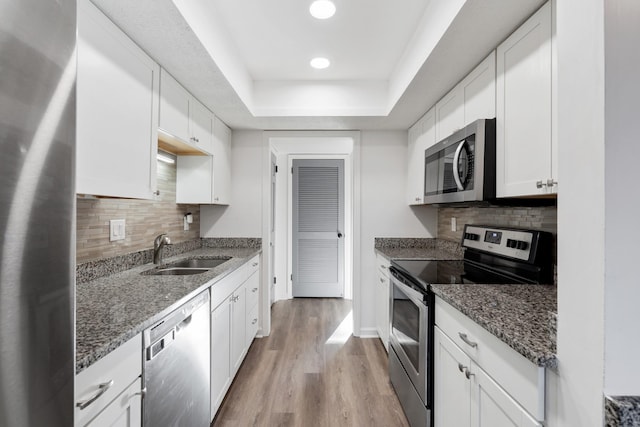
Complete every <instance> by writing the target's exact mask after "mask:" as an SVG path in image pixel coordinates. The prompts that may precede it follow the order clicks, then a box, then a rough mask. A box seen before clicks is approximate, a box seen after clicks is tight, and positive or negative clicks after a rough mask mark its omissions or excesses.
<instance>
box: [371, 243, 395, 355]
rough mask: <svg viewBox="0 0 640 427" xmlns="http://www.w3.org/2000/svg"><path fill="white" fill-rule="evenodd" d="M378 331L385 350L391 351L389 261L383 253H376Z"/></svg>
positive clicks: (375, 293)
mask: <svg viewBox="0 0 640 427" xmlns="http://www.w3.org/2000/svg"><path fill="white" fill-rule="evenodd" d="M374 286H375V292H374V295H375V296H376V304H375V309H376V331H377V332H378V336H379V337H380V341H382V344H383V345H384V348H385V350H387V352H389V328H390V324H391V320H390V318H389V300H390V298H391V296H390V291H389V287H390V282H389V261H388V260H387V259H386V258H384V257H383V256H381V255H376V277H375V284H374Z"/></svg>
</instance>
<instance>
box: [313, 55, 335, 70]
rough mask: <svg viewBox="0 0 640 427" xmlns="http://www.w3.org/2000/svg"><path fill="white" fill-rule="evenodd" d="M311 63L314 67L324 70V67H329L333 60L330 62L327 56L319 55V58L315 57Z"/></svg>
mask: <svg viewBox="0 0 640 427" xmlns="http://www.w3.org/2000/svg"><path fill="white" fill-rule="evenodd" d="M310 64H311V66H312V67H313V68H315V69H318V70H322V69H324V68H327V67H329V65H331V62H329V60H328V59H327V58H322V57H317V58H313V59H312V60H311V62H310Z"/></svg>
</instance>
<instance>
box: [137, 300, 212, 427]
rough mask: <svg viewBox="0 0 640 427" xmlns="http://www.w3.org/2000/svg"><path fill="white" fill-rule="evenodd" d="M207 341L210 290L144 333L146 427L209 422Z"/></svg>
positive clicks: (193, 425)
mask: <svg viewBox="0 0 640 427" xmlns="http://www.w3.org/2000/svg"><path fill="white" fill-rule="evenodd" d="M209 337H210V332H209V291H208V290H207V291H205V292H203V293H201V294H200V295H198V296H197V297H195V298H193V299H191V300H190V301H189V302H187V303H186V304H184V305H183V306H181V307H180V308H178V309H176V310H175V311H173V312H172V313H171V314H169V315H168V316H166V317H165V318H164V319H162V320H160V321H158V322H156V323H155V324H154V325H153V326H152V327H150V328H149V329H147V330H146V331H144V347H145V353H144V374H143V375H144V387H145V388H146V394H145V397H144V400H143V414H144V417H143V420H144V422H143V425H144V426H146V427H170V426H189V427H200V426H202V427H206V426H208V425H209V424H210V421H211V420H210V419H209V404H210V398H209V371H210V367H209V366H210V364H209V354H210V349H211V346H210V341H209V340H210V338H209Z"/></svg>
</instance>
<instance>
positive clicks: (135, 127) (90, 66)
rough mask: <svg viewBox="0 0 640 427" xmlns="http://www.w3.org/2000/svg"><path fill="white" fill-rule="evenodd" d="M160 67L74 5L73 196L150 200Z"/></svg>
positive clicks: (88, 7) (83, 4)
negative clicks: (74, 109) (76, 45)
mask: <svg viewBox="0 0 640 427" xmlns="http://www.w3.org/2000/svg"><path fill="white" fill-rule="evenodd" d="M159 77H160V67H159V66H158V64H156V63H155V62H154V61H153V60H152V59H151V58H150V57H149V56H148V55H146V54H145V53H144V52H143V51H142V50H141V49H140V48H139V47H138V46H137V45H136V44H135V43H134V42H133V41H132V40H131V39H129V38H128V37H127V36H126V35H125V34H124V33H123V32H122V31H120V29H118V28H117V27H116V26H115V25H114V24H113V23H112V22H111V21H110V20H109V19H107V17H106V16H104V15H103V14H102V13H101V12H100V11H99V10H98V9H97V8H96V7H95V6H93V4H91V3H90V2H89V1H88V0H82V1H79V2H78V81H77V130H76V131H77V148H76V150H77V151H76V192H77V193H79V194H92V195H99V196H110V197H126V198H137V199H153V198H154V193H155V191H156V153H157V141H158V137H157V129H158V103H159V100H158V85H159Z"/></svg>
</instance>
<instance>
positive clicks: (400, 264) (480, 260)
mask: <svg viewBox="0 0 640 427" xmlns="http://www.w3.org/2000/svg"><path fill="white" fill-rule="evenodd" d="M462 246H463V247H464V248H465V252H464V258H463V260H451V261H434V260H417V259H400V260H392V261H391V267H390V268H389V271H390V273H391V285H392V286H391V291H390V297H391V304H390V315H391V334H390V337H389V342H390V346H389V375H390V377H391V383H392V384H393V387H394V389H395V390H396V393H397V395H398V398H399V399H400V403H401V404H402V407H403V409H404V411H405V414H406V416H407V419H408V420H409V423H410V424H411V426H412V427H418V426H419V427H425V426H432V425H433V326H434V323H435V318H434V299H435V297H434V295H433V293H432V292H431V289H430V285H431V284H436V283H437V284H446V283H452V284H456V283H478V284H505V283H508V284H536V283H540V284H543V283H552V282H553V253H552V251H553V241H552V236H551V234H550V233H547V232H543V231H538V230H523V229H515V228H506V227H493V226H480V225H467V226H465V229H464V235H463V239H462Z"/></svg>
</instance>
